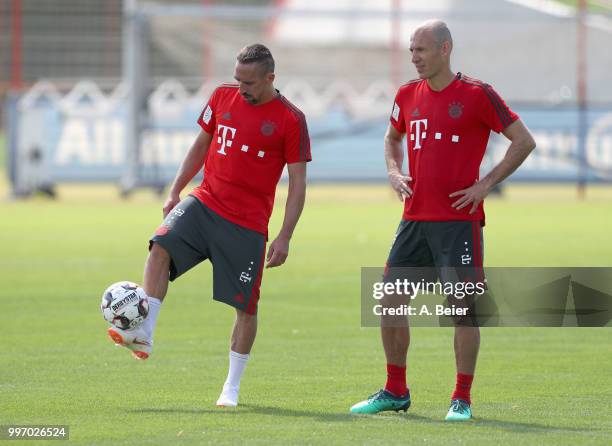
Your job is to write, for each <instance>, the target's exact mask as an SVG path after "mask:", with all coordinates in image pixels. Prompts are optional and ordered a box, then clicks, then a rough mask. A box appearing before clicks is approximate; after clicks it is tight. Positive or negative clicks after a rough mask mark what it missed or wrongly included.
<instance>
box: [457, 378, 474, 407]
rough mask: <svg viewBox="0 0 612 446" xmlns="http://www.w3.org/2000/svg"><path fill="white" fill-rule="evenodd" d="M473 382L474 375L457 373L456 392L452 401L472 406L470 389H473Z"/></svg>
mask: <svg viewBox="0 0 612 446" xmlns="http://www.w3.org/2000/svg"><path fill="white" fill-rule="evenodd" d="M473 380H474V375H464V374H463V373H457V383H456V384H455V391H454V392H453V395H452V396H451V400H463V401H466V402H467V403H468V404H472V400H470V389H471V388H472V381H473Z"/></svg>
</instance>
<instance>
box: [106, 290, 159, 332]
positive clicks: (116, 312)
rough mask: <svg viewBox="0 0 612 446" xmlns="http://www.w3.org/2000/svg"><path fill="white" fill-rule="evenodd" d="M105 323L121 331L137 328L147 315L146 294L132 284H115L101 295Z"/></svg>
mask: <svg viewBox="0 0 612 446" xmlns="http://www.w3.org/2000/svg"><path fill="white" fill-rule="evenodd" d="M100 309H101V310H102V315H103V316H104V319H105V320H106V322H108V323H110V324H113V325H114V326H115V327H117V328H120V329H122V330H131V329H133V328H137V327H139V326H140V325H141V324H142V323H143V321H144V320H145V318H146V317H147V314H149V301H148V300H147V294H146V293H145V291H144V290H143V289H142V288H141V287H140V286H139V285H137V284H135V283H133V282H117V283H113V284H112V285H111V286H109V287H108V288H107V289H106V290H105V291H104V294H102V304H101V305H100Z"/></svg>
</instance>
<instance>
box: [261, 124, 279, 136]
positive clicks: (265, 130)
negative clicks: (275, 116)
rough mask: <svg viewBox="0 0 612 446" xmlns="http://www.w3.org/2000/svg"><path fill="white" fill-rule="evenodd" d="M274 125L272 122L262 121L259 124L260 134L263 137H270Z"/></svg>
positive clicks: (274, 127)
mask: <svg viewBox="0 0 612 446" xmlns="http://www.w3.org/2000/svg"><path fill="white" fill-rule="evenodd" d="M275 129H276V124H275V123H274V122H272V121H264V122H262V123H261V129H260V130H261V134H262V135H264V136H270V135H272V134H273V133H274V130H275Z"/></svg>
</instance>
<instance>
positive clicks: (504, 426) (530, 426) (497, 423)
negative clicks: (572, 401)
mask: <svg viewBox="0 0 612 446" xmlns="http://www.w3.org/2000/svg"><path fill="white" fill-rule="evenodd" d="M406 418H407V419H408V420H409V421H416V422H418V423H423V424H437V425H444V426H457V425H465V426H466V427H469V426H472V427H477V428H480V427H487V428H493V429H500V430H505V431H511V432H516V433H520V432H524V433H534V432H535V433H564V432H572V433H591V432H595V431H597V429H592V428H588V429H587V428H584V429H580V428H575V427H566V426H547V425H544V424H537V423H521V422H516V421H503V420H495V419H487V418H474V419H473V420H471V421H467V422H448V421H444V420H442V419H438V418H429V417H424V416H422V415H417V414H415V413H411V414H408V415H407V416H406Z"/></svg>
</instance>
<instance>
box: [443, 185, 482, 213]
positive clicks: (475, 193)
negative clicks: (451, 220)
mask: <svg viewBox="0 0 612 446" xmlns="http://www.w3.org/2000/svg"><path fill="white" fill-rule="evenodd" d="M490 191H491V186H490V185H489V184H488V183H487V182H485V181H477V182H476V183H474V185H473V186H470V187H468V188H467V189H462V190H458V191H457V192H453V193H452V194H450V195H449V197H451V198H453V197H458V196H460V195H461V198H459V199H458V200H456V201H455V202H454V203H453V204H451V206H452V207H454V208H455V209H457V210H459V209H463V208H464V207H466V206H469V205H470V204H471V205H472V208H471V209H470V212H469V213H470V214H473V213H474V212H476V210H477V209H478V205H479V204H480V202H481V201H482V200H484V199H485V197H486V196H487V195H489V192H490Z"/></svg>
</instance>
